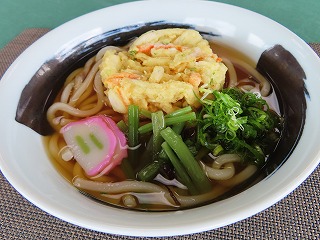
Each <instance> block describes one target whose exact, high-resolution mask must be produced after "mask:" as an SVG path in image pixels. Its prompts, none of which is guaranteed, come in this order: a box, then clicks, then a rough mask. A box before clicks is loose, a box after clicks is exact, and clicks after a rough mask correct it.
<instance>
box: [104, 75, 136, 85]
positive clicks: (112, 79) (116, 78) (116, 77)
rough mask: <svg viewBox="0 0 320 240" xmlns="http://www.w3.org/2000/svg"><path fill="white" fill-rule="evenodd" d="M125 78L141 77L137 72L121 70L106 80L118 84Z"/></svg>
mask: <svg viewBox="0 0 320 240" xmlns="http://www.w3.org/2000/svg"><path fill="white" fill-rule="evenodd" d="M123 78H129V79H140V75H138V74H135V73H128V72H121V73H116V74H113V75H111V76H110V77H108V78H107V80H106V81H105V82H108V83H112V84H114V85H118V84H119V81H120V80H121V79H123Z"/></svg>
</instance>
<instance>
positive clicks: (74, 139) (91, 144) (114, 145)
mask: <svg viewBox="0 0 320 240" xmlns="http://www.w3.org/2000/svg"><path fill="white" fill-rule="evenodd" d="M111 121H112V120H111ZM112 128H113V126H112ZM112 128H111V127H110V124H108V123H107V122H106V121H105V119H104V116H93V117H89V118H86V119H83V120H79V121H76V122H71V123H69V124H67V125H66V126H64V127H63V128H62V129H61V131H60V132H61V133H62V134H63V137H64V139H65V141H66V143H67V146H68V147H69V148H70V150H71V151H72V153H73V156H74V158H75V160H76V161H77V162H78V163H79V164H80V166H81V167H82V168H83V169H84V171H85V172H86V174H87V175H88V176H95V175H97V174H99V173H101V172H102V171H103V172H104V173H106V171H104V170H105V169H106V168H108V170H109V171H110V170H111V169H112V168H113V167H114V166H116V165H118V164H119V159H118V158H116V159H115V158H114V155H115V153H116V150H117V152H118V151H119V150H118V149H119V146H118V144H120V141H119V137H118V136H117V135H118V134H120V133H119V132H116V133H115V132H114V131H115V130H114V129H112ZM119 131H120V130H119ZM121 133H122V132H121ZM114 160H117V161H116V164H115V163H113V161H114ZM109 165H110V167H108V166H109Z"/></svg>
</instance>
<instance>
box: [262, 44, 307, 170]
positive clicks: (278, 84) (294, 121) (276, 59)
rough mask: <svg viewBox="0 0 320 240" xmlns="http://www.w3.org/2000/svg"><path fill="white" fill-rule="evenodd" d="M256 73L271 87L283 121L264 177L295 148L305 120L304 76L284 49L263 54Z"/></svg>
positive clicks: (273, 48)
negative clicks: (278, 139)
mask: <svg viewBox="0 0 320 240" xmlns="http://www.w3.org/2000/svg"><path fill="white" fill-rule="evenodd" d="M257 69H258V70H259V71H260V72H261V73H262V74H263V75H265V76H268V78H269V79H270V81H271V83H272V84H273V87H274V90H275V92H276V95H277V98H278V101H279V105H280V107H281V111H282V114H283V118H284V126H283V130H282V133H281V140H280V141H279V143H278V146H277V148H276V149H275V151H274V152H273V153H272V154H271V155H270V157H269V159H270V161H269V162H268V163H267V165H266V166H265V169H266V171H267V174H268V173H270V172H273V171H274V170H275V169H277V168H278V167H279V166H280V165H282V164H283V163H284V162H285V161H286V160H287V159H288V158H289V156H290V154H291V153H292V151H293V150H294V148H295V146H296V145H297V143H298V141H299V139H300V137H301V134H302V131H303V128H304V123H305V118H306V109H307V103H306V97H308V98H309V97H310V96H309V93H308V90H307V89H306V86H305V82H304V81H305V80H306V74H305V72H304V70H303V69H302V67H301V65H300V64H299V62H298V61H297V59H296V58H295V57H294V56H293V55H292V54H291V53H290V52H289V51H288V50H286V49H285V48H284V47H283V46H281V45H275V46H273V47H272V48H270V49H268V50H266V51H264V52H263V53H262V55H261V57H260V59H259V61H258V64H257Z"/></svg>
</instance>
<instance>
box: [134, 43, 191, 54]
mask: <svg viewBox="0 0 320 240" xmlns="http://www.w3.org/2000/svg"><path fill="white" fill-rule="evenodd" d="M137 48H138V52H141V53H145V54H147V55H151V50H152V49H153V48H154V49H169V48H175V49H177V50H178V51H180V52H182V50H183V49H184V48H185V47H183V46H180V45H173V44H157V45H155V44H144V45H139V46H137Z"/></svg>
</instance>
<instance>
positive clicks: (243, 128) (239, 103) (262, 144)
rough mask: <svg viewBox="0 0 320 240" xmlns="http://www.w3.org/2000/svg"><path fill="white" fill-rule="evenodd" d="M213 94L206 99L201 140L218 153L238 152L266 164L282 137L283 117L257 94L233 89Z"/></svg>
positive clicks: (245, 158)
mask: <svg viewBox="0 0 320 240" xmlns="http://www.w3.org/2000/svg"><path fill="white" fill-rule="evenodd" d="M213 95H214V99H213V100H209V99H205V100H203V101H202V105H203V109H202V111H201V112H200V114H199V116H198V120H199V123H198V143H200V144H201V145H202V146H205V147H207V148H208V149H210V150H212V152H213V154H214V155H218V154H221V153H238V154H240V155H242V157H243V159H244V160H245V161H248V162H251V163H255V164H257V165H261V164H263V163H264V161H265V158H266V156H267V155H268V154H270V150H271V149H273V147H274V146H275V145H276V143H277V142H278V140H279V137H280V136H279V135H280V123H281V118H280V116H278V115H277V114H276V113H275V112H273V111H272V110H270V109H269V106H268V104H267V102H266V101H265V100H264V99H262V98H261V97H260V96H258V95H257V94H254V93H249V92H248V93H243V92H242V91H241V90H239V89H236V88H230V89H224V90H222V91H221V92H218V91H213ZM270 146H271V147H270Z"/></svg>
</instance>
